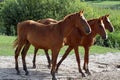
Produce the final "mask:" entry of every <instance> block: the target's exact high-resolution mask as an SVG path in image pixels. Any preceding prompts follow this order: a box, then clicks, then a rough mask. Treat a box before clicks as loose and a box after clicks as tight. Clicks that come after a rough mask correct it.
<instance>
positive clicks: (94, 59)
mask: <svg viewBox="0 0 120 80" xmlns="http://www.w3.org/2000/svg"><path fill="white" fill-rule="evenodd" d="M60 58H61V55H59V57H58V61H59V59H60ZM32 59H33V55H27V57H26V61H27V67H28V70H29V75H28V76H26V75H25V72H24V71H23V69H22V68H23V67H22V61H21V57H19V59H18V60H19V66H20V71H21V74H20V75H17V74H16V70H15V69H14V66H15V61H14V56H0V80H3V79H4V80H18V79H19V80H21V79H22V80H51V79H52V78H51V74H50V69H48V67H47V60H46V57H45V55H37V58H36V59H37V60H36V66H37V67H36V69H33V68H32ZM89 59H90V61H89V69H90V72H91V74H92V75H90V76H88V75H86V77H82V76H81V74H80V73H79V72H78V67H77V63H76V58H75V55H74V54H73V55H69V56H68V57H67V58H66V59H65V60H64V61H63V63H62V64H61V66H60V68H59V70H58V73H56V77H57V79H58V80H120V53H110V52H109V53H106V54H94V55H90V58H89ZM82 65H83V56H81V68H82Z"/></svg>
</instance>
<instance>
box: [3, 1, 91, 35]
mask: <svg viewBox="0 0 120 80" xmlns="http://www.w3.org/2000/svg"><path fill="white" fill-rule="evenodd" d="M80 9H84V10H86V12H87V13H91V12H92V10H91V9H90V8H89V7H88V6H87V5H86V4H85V3H83V4H82V3H81V2H80V1H79V0H76V1H74V0H5V2H4V5H3V8H2V19H3V22H4V27H5V34H7V35H14V34H16V25H17V23H18V22H21V21H24V20H28V19H32V20H38V19H43V18H48V17H49V18H53V19H57V20H59V19H63V17H64V16H65V15H67V14H69V13H73V12H76V11H77V12H78V11H79V10H80ZM87 15H88V14H87Z"/></svg>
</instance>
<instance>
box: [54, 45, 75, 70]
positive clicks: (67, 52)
mask: <svg viewBox="0 0 120 80" xmlns="http://www.w3.org/2000/svg"><path fill="white" fill-rule="evenodd" d="M72 49H73V47H70V46H69V47H68V48H67V50H66V51H65V53H64V55H63V56H62V59H60V61H59V62H58V64H57V67H56V72H58V68H59V66H60V65H61V63H62V62H63V61H64V59H65V58H66V57H67V56H68V54H69V53H70V51H71V50H72Z"/></svg>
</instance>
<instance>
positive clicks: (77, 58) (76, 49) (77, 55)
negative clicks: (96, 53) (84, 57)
mask: <svg viewBox="0 0 120 80" xmlns="http://www.w3.org/2000/svg"><path fill="white" fill-rule="evenodd" d="M74 50H75V55H76V60H77V63H78V69H79V72H80V73H81V74H82V77H85V74H84V73H83V72H82V69H81V66H80V56H79V52H78V46H76V47H74Z"/></svg>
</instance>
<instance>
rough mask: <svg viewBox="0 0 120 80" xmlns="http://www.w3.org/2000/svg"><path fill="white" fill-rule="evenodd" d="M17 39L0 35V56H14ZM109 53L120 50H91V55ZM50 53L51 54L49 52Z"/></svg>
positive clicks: (82, 51) (82, 50)
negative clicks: (14, 44) (14, 45)
mask: <svg viewBox="0 0 120 80" xmlns="http://www.w3.org/2000/svg"><path fill="white" fill-rule="evenodd" d="M15 38H16V37H13V36H2V35H0V55H1V56H13V55H14V51H15V49H13V47H12V46H13V42H14V40H15ZM66 49H67V46H65V47H63V48H62V49H61V51H60V54H64V52H65V50H66ZM33 52H34V48H33V46H31V47H30V49H29V51H28V54H32V53H33ZM107 52H112V53H114V52H120V50H118V49H112V48H106V47H100V46H93V47H91V49H90V54H103V53H107ZM49 53H51V52H50V51H49ZM73 53H74V51H73V50H72V51H71V53H70V54H73ZM79 53H81V54H83V53H84V49H83V48H82V47H80V48H79ZM38 54H43V55H44V51H43V50H39V52H38Z"/></svg>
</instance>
